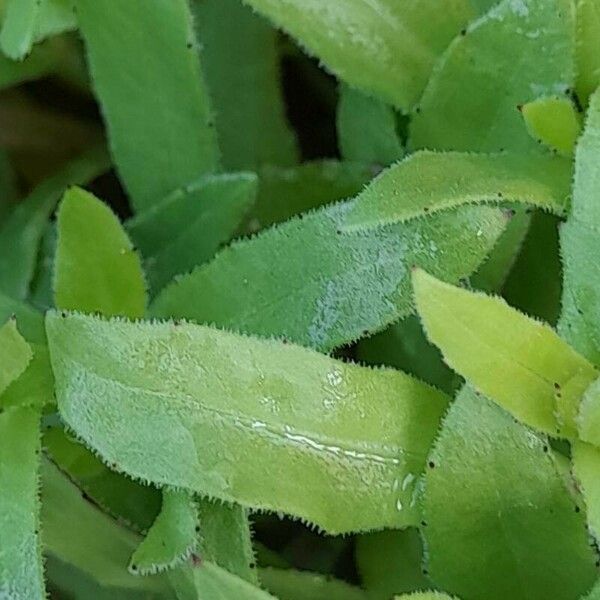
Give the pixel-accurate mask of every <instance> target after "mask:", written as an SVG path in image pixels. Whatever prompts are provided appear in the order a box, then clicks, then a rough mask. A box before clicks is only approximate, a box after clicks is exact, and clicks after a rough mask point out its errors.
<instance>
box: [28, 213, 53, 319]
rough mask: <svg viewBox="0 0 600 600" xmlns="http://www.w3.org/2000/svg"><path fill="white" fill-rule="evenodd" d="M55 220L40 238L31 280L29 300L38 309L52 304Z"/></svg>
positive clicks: (50, 306) (46, 308)
mask: <svg viewBox="0 0 600 600" xmlns="http://www.w3.org/2000/svg"><path fill="white" fill-rule="evenodd" d="M57 238H58V233H57V228H56V221H54V222H51V223H49V224H48V225H47V226H46V231H45V232H44V235H43V237H42V240H41V244H40V251H39V256H38V262H37V268H36V271H35V276H34V279H33V281H32V282H31V293H30V295H29V301H30V302H31V304H33V306H35V307H36V308H38V309H39V310H43V311H46V310H48V309H49V308H52V307H53V306H54V290H53V281H52V280H53V278H54V259H55V256H56V244H57Z"/></svg>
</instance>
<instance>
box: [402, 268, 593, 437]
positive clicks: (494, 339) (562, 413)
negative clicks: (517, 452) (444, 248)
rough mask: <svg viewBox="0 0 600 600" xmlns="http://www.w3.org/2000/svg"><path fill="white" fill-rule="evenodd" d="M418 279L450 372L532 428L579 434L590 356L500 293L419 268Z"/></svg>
mask: <svg viewBox="0 0 600 600" xmlns="http://www.w3.org/2000/svg"><path fill="white" fill-rule="evenodd" d="M413 282H414V287H415V297H416V302H417V309H418V312H419V315H420V316H421V319H422V321H423V325H424V327H425V331H426V333H427V335H428V337H429V339H430V340H431V341H432V342H433V343H434V344H436V345H437V346H438V347H439V348H440V349H441V350H442V353H443V354H444V358H445V360H446V361H447V362H448V364H449V365H450V366H451V367H452V368H453V369H455V370H456V371H458V372H459V373H460V374H461V375H463V376H464V377H465V378H466V379H467V381H468V382H470V383H471V384H472V385H473V386H475V387H476V388H477V389H479V390H481V391H482V392H483V393H484V394H486V395H487V396H489V397H490V398H491V399H493V400H495V401H496V402H498V403H499V404H500V405H501V406H503V407H504V408H505V409H506V410H508V411H509V412H510V413H512V414H513V415H514V416H515V417H517V418H518V419H520V420H521V421H523V422H524V423H526V424H527V425H530V426H532V427H535V428H537V429H539V430H541V431H543V432H545V433H548V434H550V435H553V436H556V435H560V436H565V437H568V438H573V437H576V423H575V417H576V415H577V412H578V410H579V403H580V400H581V397H582V395H583V393H584V391H585V389H586V388H587V386H588V385H589V384H590V383H591V382H592V381H593V380H594V379H595V378H596V376H597V372H596V370H595V369H594V367H593V366H592V365H591V364H590V363H589V362H588V361H587V360H586V359H585V358H583V357H582V356H580V355H579V354H577V352H575V351H574V350H573V349H572V348H571V347H570V346H569V345H568V344H567V343H566V342H564V341H563V340H561V339H560V338H559V337H558V335H557V334H556V333H555V332H554V330H552V328H551V327H549V326H548V325H545V324H543V323H540V322H538V321H535V320H534V319H531V318H529V317H526V316H525V315H523V314H521V313H520V312H519V311H517V310H515V309H513V308H511V307H510V306H508V305H507V304H506V302H505V301H504V300H502V299H501V298H498V297H492V296H486V295H485V294H481V293H477V292H469V291H467V290H463V289H460V288H457V287H454V286H451V285H448V284H446V283H443V282H441V281H438V280H436V279H434V278H433V277H431V276H430V275H428V274H427V273H425V272H424V271H420V270H419V271H417V272H416V273H415V274H414V277H413Z"/></svg>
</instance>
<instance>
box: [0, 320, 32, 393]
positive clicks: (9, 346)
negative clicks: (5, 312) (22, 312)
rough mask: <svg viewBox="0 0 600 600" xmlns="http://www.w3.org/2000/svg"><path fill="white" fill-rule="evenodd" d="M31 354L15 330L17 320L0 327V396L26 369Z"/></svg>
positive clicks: (28, 347)
mask: <svg viewBox="0 0 600 600" xmlns="http://www.w3.org/2000/svg"><path fill="white" fill-rule="evenodd" d="M32 357H33V352H32V350H31V346H30V345H29V344H28V343H27V342H26V341H25V339H24V338H23V336H22V335H21V334H20V333H19V330H18V329H17V320H16V319H9V320H8V321H6V323H4V325H2V327H0V365H2V367H1V368H0V394H2V393H3V392H4V391H5V390H6V388H7V387H8V386H9V385H10V384H11V383H12V382H13V381H14V380H15V379H17V378H18V377H19V376H20V375H21V374H22V373H23V372H24V371H25V369H27V366H28V365H29V363H30V361H31V359H32Z"/></svg>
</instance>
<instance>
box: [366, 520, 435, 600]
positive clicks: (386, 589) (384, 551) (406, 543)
mask: <svg viewBox="0 0 600 600" xmlns="http://www.w3.org/2000/svg"><path fill="white" fill-rule="evenodd" d="M355 548H356V549H355V557H356V566H357V569H358V572H359V574H360V577H361V581H362V585H363V587H364V588H365V589H366V590H367V592H368V593H369V598H371V599H372V600H389V599H390V598H391V597H392V596H393V595H394V594H399V593H401V592H410V591H412V590H418V589H426V588H428V587H430V586H431V582H430V581H429V580H428V579H427V577H426V576H425V575H424V574H423V542H422V540H421V536H420V535H419V532H418V531H417V529H414V528H412V527H410V528H408V529H404V530H403V531H397V530H396V531H392V530H386V531H377V532H375V533H366V534H362V535H360V536H357V538H356V546H355Z"/></svg>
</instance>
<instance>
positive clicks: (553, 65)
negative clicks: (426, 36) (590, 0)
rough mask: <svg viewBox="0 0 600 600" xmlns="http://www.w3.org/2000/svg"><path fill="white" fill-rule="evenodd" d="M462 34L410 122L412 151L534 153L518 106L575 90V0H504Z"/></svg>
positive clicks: (533, 144)
mask: <svg viewBox="0 0 600 600" xmlns="http://www.w3.org/2000/svg"><path fill="white" fill-rule="evenodd" d="M463 33H464V35H461V36H459V37H457V38H456V39H455V40H454V41H453V42H452V44H451V45H450V47H449V48H448V50H447V51H446V53H445V54H444V56H443V57H442V59H441V60H440V62H439V63H438V65H437V66H436V68H435V70H434V73H433V75H432V77H431V79H430V80H429V83H428V84H427V88H426V90H425V93H424V94H423V97H422V99H421V102H420V104H419V107H418V109H417V111H416V114H415V115H414V118H413V120H412V123H411V144H412V147H413V148H415V149H417V148H435V149H436V150H470V151H475V150H476V151H480V152H498V151H502V150H515V151H526V150H534V149H535V148H536V146H537V144H536V142H535V141H534V140H533V139H532V138H531V137H530V136H529V134H528V133H527V130H526V128H525V127H524V126H523V120H522V118H521V115H520V113H519V110H518V108H517V106H519V105H523V104H525V103H527V102H530V101H532V100H535V99H536V98H538V97H539V96H544V95H552V94H561V93H565V91H566V90H567V88H570V87H571V86H572V84H573V80H574V72H575V68H574V58H573V57H574V52H575V39H574V15H573V10H572V3H571V1H570V0H547V1H545V2H540V1H539V0H518V1H515V0H503V1H502V2H500V3H499V4H497V5H495V6H494V7H492V8H491V9H490V11H489V12H488V13H487V14H486V15H485V16H484V17H483V18H481V19H479V20H477V21H475V22H473V23H472V24H471V25H470V26H469V27H468V28H467V29H465V30H464V32H463ZM542 55H543V60H540V57H541V56H542Z"/></svg>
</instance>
